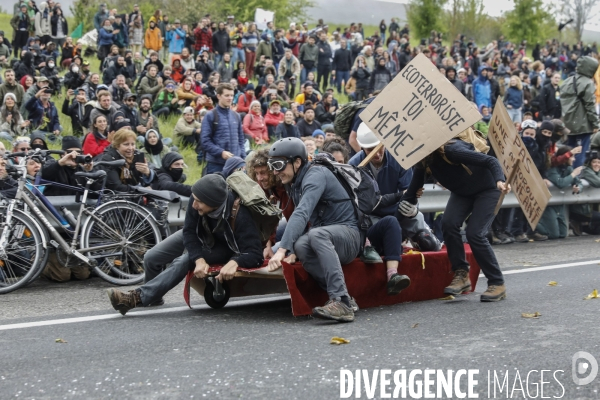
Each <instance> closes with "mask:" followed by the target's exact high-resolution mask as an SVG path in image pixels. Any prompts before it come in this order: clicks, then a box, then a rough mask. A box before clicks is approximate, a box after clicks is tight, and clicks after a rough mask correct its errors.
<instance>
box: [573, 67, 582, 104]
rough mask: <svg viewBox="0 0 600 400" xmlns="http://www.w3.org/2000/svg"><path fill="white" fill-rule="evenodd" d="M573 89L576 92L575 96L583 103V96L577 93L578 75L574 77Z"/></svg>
mask: <svg viewBox="0 0 600 400" xmlns="http://www.w3.org/2000/svg"><path fill="white" fill-rule="evenodd" d="M573 89H574V90H575V96H577V98H578V99H579V100H581V101H583V94H580V93H578V92H577V73H575V75H573Z"/></svg>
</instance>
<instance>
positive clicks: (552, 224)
mask: <svg viewBox="0 0 600 400" xmlns="http://www.w3.org/2000/svg"><path fill="white" fill-rule="evenodd" d="M571 150H572V148H571V147H569V146H563V147H561V148H560V149H558V151H557V152H556V154H555V155H554V156H552V161H551V162H552V167H551V168H550V169H549V170H548V172H547V173H546V179H548V180H549V181H550V182H552V184H553V185H554V186H556V187H557V188H559V189H564V190H565V192H567V191H572V193H573V194H577V193H581V190H582V189H583V186H582V184H581V180H580V179H579V175H580V174H581V170H582V167H577V168H575V169H573V163H574V162H575V154H573V153H571ZM565 215H566V208H565V205H564V204H562V205H557V206H547V207H546V210H545V211H544V214H542V218H541V219H540V222H539V223H538V225H537V227H536V229H535V230H536V232H538V233H539V234H541V235H546V236H548V239H562V238H565V237H567V234H568V233H569V227H568V225H567V220H566V218H565Z"/></svg>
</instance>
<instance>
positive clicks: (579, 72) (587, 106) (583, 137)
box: [560, 56, 600, 168]
mask: <svg viewBox="0 0 600 400" xmlns="http://www.w3.org/2000/svg"><path fill="white" fill-rule="evenodd" d="M597 70H598V61H597V60H596V59H595V58H592V57H588V56H584V57H580V58H579V59H578V60H577V67H576V69H575V71H576V72H575V74H574V75H573V76H570V77H569V78H567V79H566V80H565V81H564V82H563V84H562V85H561V87H560V105H561V108H562V120H563V121H564V123H565V126H566V127H567V128H568V129H569V130H570V132H569V135H568V139H567V145H569V146H571V147H577V146H582V151H581V153H579V154H578V155H577V156H576V160H575V164H573V166H574V167H575V168H577V167H579V166H582V165H583V162H584V160H585V154H586V152H587V151H588V150H589V148H590V138H591V136H592V134H594V133H596V132H598V127H599V124H600V121H599V120H598V114H597V113H596V95H595V93H596V86H595V82H594V74H595V73H596V71H597Z"/></svg>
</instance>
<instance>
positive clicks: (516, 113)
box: [504, 75, 523, 123]
mask: <svg viewBox="0 0 600 400" xmlns="http://www.w3.org/2000/svg"><path fill="white" fill-rule="evenodd" d="M504 104H505V105H506V111H508V115H509V116H510V119H511V120H512V122H516V123H521V119H522V108H523V86H522V84H521V79H519V77H518V76H516V75H513V76H511V77H510V83H509V87H508V89H507V90H506V93H505V94H504Z"/></svg>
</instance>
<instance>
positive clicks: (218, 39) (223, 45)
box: [212, 22, 231, 67]
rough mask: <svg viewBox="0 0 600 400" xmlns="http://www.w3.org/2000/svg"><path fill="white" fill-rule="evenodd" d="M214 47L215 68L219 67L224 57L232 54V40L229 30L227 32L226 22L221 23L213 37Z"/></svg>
mask: <svg viewBox="0 0 600 400" xmlns="http://www.w3.org/2000/svg"><path fill="white" fill-rule="evenodd" d="M212 47H213V52H214V53H215V67H218V66H219V65H220V64H221V60H222V59H223V55H224V54H225V53H229V52H231V40H230V39H229V34H228V33H227V30H225V23H224V22H219V29H218V30H217V31H216V32H214V33H213V35H212Z"/></svg>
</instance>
